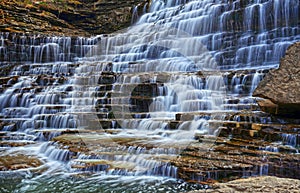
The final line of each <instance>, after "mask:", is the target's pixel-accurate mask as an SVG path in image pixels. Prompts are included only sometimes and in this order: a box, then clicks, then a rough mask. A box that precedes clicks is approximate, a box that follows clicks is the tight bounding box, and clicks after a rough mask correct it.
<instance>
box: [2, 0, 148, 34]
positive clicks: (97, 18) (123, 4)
mask: <svg viewBox="0 0 300 193" xmlns="http://www.w3.org/2000/svg"><path fill="white" fill-rule="evenodd" d="M147 2H148V0H40V1H38V0H25V1H23V0H2V1H1V2H0V31H1V32H18V33H26V32H27V33H30V34H32V33H38V34H48V35H49V34H54V35H68V36H78V35H80V36H88V35H95V34H107V33H112V32H114V31H117V30H120V29H123V28H125V27H127V26H129V25H130V24H131V17H132V11H133V8H134V6H136V5H139V8H140V10H142V9H143V7H144V5H146V3H147Z"/></svg>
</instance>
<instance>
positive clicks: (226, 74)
mask: <svg viewBox="0 0 300 193" xmlns="http://www.w3.org/2000/svg"><path fill="white" fill-rule="evenodd" d="M144 9H146V7H145V8H144ZM136 10H137V7H136V8H135V9H134V17H133V21H135V20H136V19H137V18H136V16H138V15H137V11H136ZM299 14H300V13H299V1H298V0H285V1H282V0H255V1H250V0H249V1H247V0H246V1H242V0H234V1H229V0H191V1H186V0H177V1H172V0H167V1H162V0H153V1H152V2H151V4H149V10H148V13H144V14H143V15H142V16H140V18H139V19H138V21H137V22H136V23H135V24H134V25H133V26H132V27H130V28H129V29H127V30H126V31H123V32H120V33H115V34H112V35H100V36H97V37H94V38H75V39H74V38H69V37H49V38H44V37H39V36H33V37H29V36H25V35H24V36H20V35H14V34H9V33H1V34H0V58H1V63H0V65H2V66H6V65H7V64H17V65H16V66H15V67H14V68H13V70H12V71H11V73H10V75H11V77H10V78H8V79H7V81H6V79H5V78H4V79H3V80H1V82H3V86H2V88H1V91H2V92H1V95H0V101H1V104H0V112H1V114H0V115H1V117H0V123H1V124H2V125H3V128H2V132H1V133H0V134H1V136H5V137H3V140H1V142H2V143H1V144H3V145H2V146H3V150H2V149H1V151H8V152H13V153H16V152H20V151H21V152H22V146H24V145H27V146H28V148H29V149H30V148H31V149H33V152H34V153H33V154H35V156H37V157H39V158H40V159H42V160H43V161H44V162H45V166H44V168H47V169H48V171H47V172H46V173H45V174H44V175H42V176H41V177H37V178H34V179H32V181H37V182H40V183H41V184H43V183H47V182H41V181H40V180H42V179H43V178H45V177H46V178H47V176H46V175H49V174H51V175H53V176H54V177H53V178H54V181H55V184H56V185H57V187H58V188H59V186H61V184H60V179H61V176H62V173H68V174H69V175H73V174H74V173H76V174H78V175H84V174H86V173H89V172H92V173H98V174H100V176H98V177H97V180H96V181H101V182H102V183H103V181H106V182H105V184H108V185H109V186H110V188H111V189H106V187H103V186H100V185H99V186H97V187H96V186H95V189H97V188H98V190H103V191H110V190H120V191H123V190H124V189H129V190H132V191H136V192H138V191H145V192H147V191H149V192H150V191H153V190H152V188H153V187H154V188H156V186H157V185H152V184H151V183H155V182H156V180H160V179H164V181H163V182H162V183H161V184H160V185H158V186H160V187H161V191H162V192H165V191H167V190H168V191H171V192H176V191H179V190H180V191H182V190H185V188H186V189H193V186H184V185H183V184H182V183H179V182H178V181H174V178H181V177H182V176H180V175H182V171H181V169H180V168H178V167H177V166H175V165H174V161H173V160H176V159H177V157H178V156H179V155H181V153H182V152H183V151H184V150H185V149H188V148H195V147H197V148H200V149H201V151H202V154H205V153H206V152H207V151H209V150H211V148H212V146H213V145H214V142H215V140H216V137H217V135H218V134H219V133H220V131H221V130H222V129H223V128H224V125H226V124H231V125H240V124H241V125H242V124H245V125H247V124H252V123H255V124H269V123H272V122H273V120H271V119H272V118H270V117H266V118H265V117H261V118H257V116H255V113H257V112H259V110H258V106H257V104H256V102H255V99H254V98H252V97H251V94H252V93H253V91H254V89H255V87H256V86H257V84H258V83H259V82H260V81H261V80H262V78H263V77H264V75H265V73H266V72H267V71H268V70H269V69H272V68H275V67H277V66H278V64H279V60H280V58H281V57H282V56H283V55H284V53H285V50H286V49H287V47H288V46H289V45H291V44H292V43H293V42H296V41H299V40H300V27H299V22H300V21H299V17H297V16H299ZM246 111H247V112H248V113H249V114H251V115H249V116H248V115H247V114H245V112H246ZM245 122H246V123H245ZM252 127H254V126H252ZM260 127H262V126H260ZM294 132H295V133H296V134H294V133H293V134H284V133H283V134H281V135H279V134H278V135H279V136H278V137H277V138H276V139H275V140H273V142H274V144H273V145H277V144H278V140H281V141H282V145H286V144H287V145H289V146H291V147H290V148H291V149H292V150H290V151H294V152H295V151H297V152H298V150H297V148H298V147H299V137H298V136H299V134H297V132H298V130H295V131H294ZM290 136H293V137H290ZM294 136H295V137H294ZM297 137H298V138H297ZM270 149H271V151H272V152H280V149H279V150H278V148H277V147H273V146H272V144H267V146H266V147H259V150H266V151H268V150H270ZM273 149H274V150H273ZM275 149H276V151H275ZM31 154H32V152H30V155H31ZM52 163H55V164H54V165H55V166H57V167H56V168H55V169H53V168H52V169H49V164H52ZM261 166H265V165H264V164H261ZM50 168H51V167H50ZM258 168H259V167H258ZM260 168H262V167H260ZM264 168H265V167H264ZM261 170H262V169H257V171H254V172H253V171H252V172H246V173H249V175H259V174H262V173H263V174H266V173H268V171H265V169H264V171H263V172H262V171H261ZM243 172H244V171H243ZM255 172H256V173H255ZM179 174H180V175H179ZM197 175H199V172H198V173H197V172H195V174H193V177H191V179H190V180H198V179H201V180H203V179H205V177H203V176H197ZM207 175H208V176H211V173H210V172H208V173H207ZM125 176H126V177H127V178H126V179H125ZM132 176H133V177H132ZM160 176H162V178H161V177H160ZM215 176H218V175H217V174H216V175H215ZM150 178H151V179H152V180H150ZM170 178H171V179H172V180H170ZM47 179H48V178H47ZM95 179H96V178H95ZM95 179H94V178H92V179H89V180H87V181H85V182H82V181H80V182H81V183H82V184H81V185H80V188H83V189H84V188H86V187H87V186H90V185H91V184H93V180H95ZM133 179H135V182H136V183H141V184H142V183H145V182H146V183H148V184H149V185H147V186H146V188H149V189H143V187H138V188H137V187H134V186H132V185H131V184H130V183H129V181H131V180H133ZM166 179H167V180H166ZM122 180H123V181H122ZM169 180H170V181H169ZM118 181H119V183H121V182H120V181H122V183H123V184H127V186H125V187H124V189H123V190H122V189H120V188H119V187H117V186H118ZM64 182H65V184H67V186H68V187H69V186H71V185H70V184H72V181H68V180H65V181H64ZM26 183H29V184H32V183H33V182H31V181H29V182H23V185H24V187H25V186H26ZM174 183H175V184H177V183H178V186H174ZM168 184H172V187H173V188H170V186H168ZM21 186H22V185H21ZM36 188H39V187H38V186H37V187H36ZM80 188H78V189H77V190H76V191H80ZM69 190H72V187H71V188H70V187H69ZM90 190H91V191H92V189H90ZM26 191H30V189H25V190H24V192H26Z"/></svg>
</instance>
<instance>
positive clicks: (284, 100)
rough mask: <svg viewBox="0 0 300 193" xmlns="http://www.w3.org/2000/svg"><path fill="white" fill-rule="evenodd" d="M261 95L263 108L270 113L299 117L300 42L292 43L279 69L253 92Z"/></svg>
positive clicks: (254, 94) (269, 74)
mask: <svg viewBox="0 0 300 193" xmlns="http://www.w3.org/2000/svg"><path fill="white" fill-rule="evenodd" d="M253 96H255V97H261V98H262V100H259V101H258V104H259V105H260V107H261V109H262V110H263V111H266V112H268V113H272V114H276V115H280V116H285V117H292V118H299V114H300V42H297V43H295V44H293V45H291V46H290V47H289V48H288V49H287V51H286V54H285V56H284V57H283V58H282V59H281V61H280V67H279V68H278V69H274V70H271V71H270V72H269V73H268V74H267V75H266V77H265V78H264V79H263V80H262V81H261V82H260V84H259V85H258V87H257V88H256V90H255V91H254V93H253Z"/></svg>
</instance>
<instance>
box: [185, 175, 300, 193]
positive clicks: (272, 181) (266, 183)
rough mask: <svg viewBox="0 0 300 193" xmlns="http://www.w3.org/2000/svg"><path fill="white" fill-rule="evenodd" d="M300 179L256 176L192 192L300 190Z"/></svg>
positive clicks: (288, 192)
mask: <svg viewBox="0 0 300 193" xmlns="http://www.w3.org/2000/svg"><path fill="white" fill-rule="evenodd" d="M299 188H300V180H294V179H287V178H277V177H271V176H264V177H255V178H248V179H239V180H234V181H231V182H228V183H217V184H214V185H213V186H212V189H209V190H200V191H193V192H190V193H201V192H206V193H209V192H214V193H216V192H223V193H231V192H243V193H247V192H272V193H273V192H286V193H290V192H300V190H299Z"/></svg>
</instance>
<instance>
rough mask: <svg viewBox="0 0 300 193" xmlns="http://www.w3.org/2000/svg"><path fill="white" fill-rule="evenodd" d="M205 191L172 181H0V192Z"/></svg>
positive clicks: (18, 178)
mask: <svg viewBox="0 0 300 193" xmlns="http://www.w3.org/2000/svg"><path fill="white" fill-rule="evenodd" d="M203 188H208V187H207V186H202V185H199V184H190V183H186V182H183V181H179V180H176V179H171V178H163V177H149V176H140V177H136V176H107V175H103V176H102V175H101V174H100V175H99V174H98V175H93V176H89V177H74V176H73V177H72V176H65V175H63V174H56V175H55V176H45V175H42V176H36V177H32V176H30V175H29V174H28V173H27V174H24V175H21V174H18V175H17V176H16V175H13V176H9V177H4V176H1V178H0V192H3V193H4V192H10V193H12V192H13V193H29V192H30V193H48V192H61V193H64V192H68V193H69V192H72V193H77V192H78V193H79V192H103V193H104V192H114V193H121V192H124V193H127V192H128V193H129V192H130V193H138V192H143V193H148V192H149V193H153V192H156V193H160V192H161V193H167V192H169V193H172V192H174V193H175V192H186V191H189V190H196V189H203Z"/></svg>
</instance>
